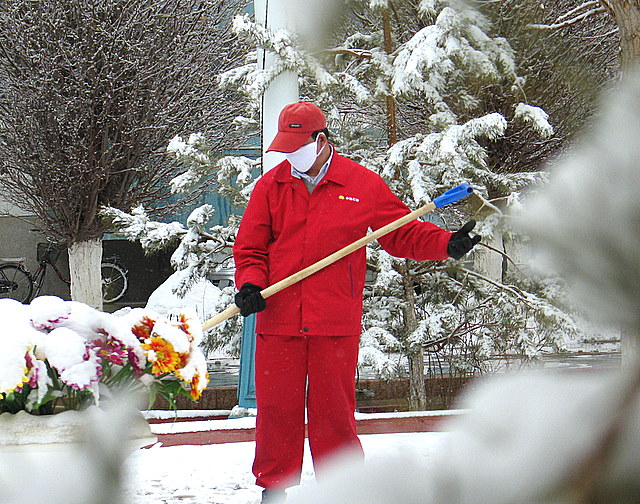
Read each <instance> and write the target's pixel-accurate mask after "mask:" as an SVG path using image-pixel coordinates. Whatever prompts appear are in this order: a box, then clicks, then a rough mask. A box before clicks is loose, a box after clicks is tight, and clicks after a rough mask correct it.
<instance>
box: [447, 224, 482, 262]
mask: <svg viewBox="0 0 640 504" xmlns="http://www.w3.org/2000/svg"><path fill="white" fill-rule="evenodd" d="M475 225H476V221H474V220H470V221H469V222H467V223H466V224H465V225H464V226H462V227H461V228H460V229H458V230H457V231H456V232H455V233H453V234H452V235H451V238H449V245H447V254H449V256H450V257H453V258H454V259H460V258H461V257H462V256H463V255H465V254H466V253H467V252H469V251H470V250H471V249H472V248H473V247H474V246H475V245H477V244H478V243H480V240H481V239H482V236H480V235H475V236H473V237H471V236H469V231H471V230H472V229H473V228H474V227H475Z"/></svg>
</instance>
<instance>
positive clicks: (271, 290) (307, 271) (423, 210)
mask: <svg viewBox="0 0 640 504" xmlns="http://www.w3.org/2000/svg"><path fill="white" fill-rule="evenodd" d="M435 208H436V204H435V203H434V202H433V201H432V202H430V203H427V204H426V205H424V206H422V207H420V208H418V209H417V210H414V211H413V212H411V213H408V214H407V215H405V216H403V217H400V218H399V219H396V220H395V221H393V222H391V223H389V224H387V225H386V226H383V227H381V228H379V229H377V230H376V231H373V232H372V233H369V234H368V235H366V236H363V237H362V238H360V239H359V240H356V241H355V242H353V243H352V244H350V245H347V246H346V247H343V248H341V249H340V250H338V251H336V252H334V253H333V254H331V255H329V256H327V257H325V258H324V259H320V260H319V261H318V262H316V263H314V264H312V265H311V266H307V267H306V268H304V269H303V270H300V271H298V272H297V273H294V274H293V275H290V276H288V277H287V278H284V279H282V280H280V281H279V282H276V283H274V284H273V285H270V286H269V287H267V288H266V289H263V290H262V291H260V294H261V295H262V297H263V298H264V299H267V298H268V297H269V296H273V295H274V294H276V293H278V292H280V291H281V290H283V289H286V288H287V287H289V286H291V285H293V284H295V283H297V282H299V281H301V280H304V279H305V278H307V277H309V276H311V275H313V274H314V273H316V272H317V271H320V270H321V269H323V268H326V267H327V266H329V265H330V264H333V263H334V262H336V261H338V260H340V259H342V258H343V257H345V256H348V255H349V254H351V253H352V252H355V251H356V250H358V249H360V248H362V247H364V246H366V245H367V244H369V243H371V242H372V241H374V240H377V239H378V238H380V237H382V236H384V235H386V234H389V233H391V232H392V231H395V230H396V229H398V228H400V227H402V226H404V225H405V224H408V223H409V222H411V221H413V220H415V219H417V218H418V217H422V216H423V215H425V214H428V213H429V212H433V211H434V210H435ZM238 313H240V308H238V307H237V306H236V305H231V306H229V308H227V309H226V310H224V311H223V312H220V313H218V314H217V315H216V316H214V317H212V318H210V319H209V320H207V321H206V322H205V323H204V324H202V330H203V331H207V330H208V329H211V328H212V327H214V326H216V325H218V324H219V323H221V322H224V321H225V320H227V319H228V318H231V317H233V316H234V315H237V314H238Z"/></svg>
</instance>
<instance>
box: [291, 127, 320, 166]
mask: <svg viewBox="0 0 640 504" xmlns="http://www.w3.org/2000/svg"><path fill="white" fill-rule="evenodd" d="M318 138H320V135H318ZM318 138H316V141H315V142H313V143H310V144H307V145H303V146H302V147H300V148H299V149H298V150H297V151H293V152H288V153H286V154H285V157H286V158H287V161H289V163H291V164H292V165H293V167H294V168H295V169H296V170H298V171H299V172H302V173H307V172H308V171H309V170H310V169H311V167H312V166H313V163H315V162H316V159H317V158H318V156H319V155H320V154H321V153H322V151H323V150H324V147H323V148H322V150H320V152H318V153H316V151H317V150H318Z"/></svg>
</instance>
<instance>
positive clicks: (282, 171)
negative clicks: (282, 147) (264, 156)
mask: <svg viewBox="0 0 640 504" xmlns="http://www.w3.org/2000/svg"><path fill="white" fill-rule="evenodd" d="M331 147H333V159H332V160H331V164H330V165H329V170H328V171H327V173H326V175H325V176H324V177H323V178H322V180H327V181H329V182H334V183H336V184H338V185H342V186H344V185H347V182H348V177H349V168H348V163H347V158H344V157H342V156H341V155H340V154H338V151H337V150H336V148H335V147H334V146H333V144H331ZM274 170H277V171H276V173H275V179H276V181H277V182H282V183H286V182H296V181H298V180H299V179H297V178H295V177H294V176H293V175H291V164H289V161H287V160H284V161H283V162H282V163H280V164H279V165H278V166H276V167H275V168H274Z"/></svg>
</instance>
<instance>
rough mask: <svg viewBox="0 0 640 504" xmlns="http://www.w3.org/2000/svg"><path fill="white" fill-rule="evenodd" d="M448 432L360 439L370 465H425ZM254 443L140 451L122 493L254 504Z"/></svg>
mask: <svg viewBox="0 0 640 504" xmlns="http://www.w3.org/2000/svg"><path fill="white" fill-rule="evenodd" d="M446 436H447V434H446V433H435V432H423V433H408V434H407V433H405V434H370V435H363V436H360V440H361V441H362V445H363V447H364V450H365V454H366V455H365V456H366V459H367V461H368V462H369V461H373V462H376V461H378V462H380V461H382V460H383V459H385V458H387V457H389V456H393V455H398V456H400V455H402V456H404V457H407V456H409V455H411V454H413V455H414V457H415V458H416V459H417V460H419V461H421V462H423V461H427V460H428V459H430V457H432V455H433V454H434V453H435V452H436V450H437V447H438V446H439V445H440V444H441V443H442V441H443V440H444V439H445V438H446ZM254 447H255V443H253V442H251V443H226V444H215V445H205V446H173V447H167V448H163V447H159V446H158V445H155V446H154V447H152V448H149V449H145V450H137V451H136V452H134V453H133V454H132V455H131V456H129V457H128V458H127V460H126V462H125V468H124V473H125V482H124V489H125V495H126V498H127V500H126V502H128V503H129V504H152V503H153V504H174V503H176V504H177V503H182V504H196V503H197V504H203V503H208V504H254V503H257V502H259V501H260V495H261V489H260V488H259V487H257V486H255V485H254V480H255V479H254V476H253V475H252V474H251V464H252V462H253V452H254ZM313 485H315V481H314V477H313V468H312V464H311V455H310V453H309V446H308V444H307V445H306V446H305V461H304V466H303V474H302V483H301V485H300V486H297V487H292V488H291V489H289V495H291V496H294V495H297V494H298V493H299V491H300V489H301V488H307V487H309V486H313Z"/></svg>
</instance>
